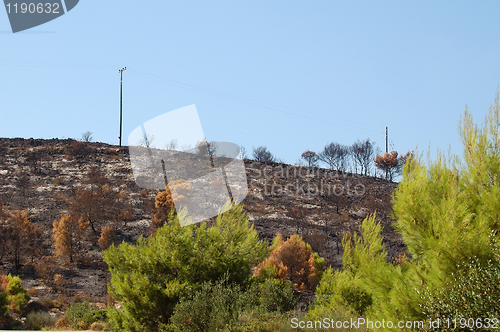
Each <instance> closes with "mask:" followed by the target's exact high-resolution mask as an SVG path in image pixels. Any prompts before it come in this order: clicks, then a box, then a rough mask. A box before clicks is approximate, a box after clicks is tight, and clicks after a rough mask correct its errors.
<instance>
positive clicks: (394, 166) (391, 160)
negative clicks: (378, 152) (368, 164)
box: [374, 151, 410, 181]
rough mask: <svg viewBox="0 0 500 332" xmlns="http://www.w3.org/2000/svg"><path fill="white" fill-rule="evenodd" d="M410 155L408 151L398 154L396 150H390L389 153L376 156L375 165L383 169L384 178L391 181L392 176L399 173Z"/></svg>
mask: <svg viewBox="0 0 500 332" xmlns="http://www.w3.org/2000/svg"><path fill="white" fill-rule="evenodd" d="M409 156H410V153H409V152H408V153H406V154H405V155H402V156H399V157H398V153H397V152H396V151H391V152H390V153H387V152H386V153H385V154H384V155H383V156H377V157H376V158H375V160H374V162H375V166H376V167H377V168H378V169H380V170H382V171H385V178H386V179H387V180H389V181H392V180H393V178H394V176H396V175H398V174H401V171H402V169H403V166H404V164H405V163H406V159H407V158H408V157H409Z"/></svg>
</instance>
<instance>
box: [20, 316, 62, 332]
mask: <svg viewBox="0 0 500 332" xmlns="http://www.w3.org/2000/svg"><path fill="white" fill-rule="evenodd" d="M56 321H57V318H56V317H52V316H50V315H49V314H48V313H47V312H31V313H29V314H28V316H27V317H26V327H27V328H28V329H32V330H41V329H42V328H44V327H52V326H54V324H55V323H56Z"/></svg>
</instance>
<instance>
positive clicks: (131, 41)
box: [0, 0, 500, 163]
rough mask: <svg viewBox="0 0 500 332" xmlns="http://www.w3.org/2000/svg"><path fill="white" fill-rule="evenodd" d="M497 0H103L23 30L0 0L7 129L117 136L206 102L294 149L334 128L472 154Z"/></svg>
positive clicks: (216, 130)
mask: <svg viewBox="0 0 500 332" xmlns="http://www.w3.org/2000/svg"><path fill="white" fill-rule="evenodd" d="M499 12H500V2H498V1H482V2H472V1H411V2H410V1H273V0H271V1H270V0H266V1H229V0H227V1H141V2H139V1H116V0H106V1H89V0H81V1H80V3H79V4H78V5H77V6H76V7H75V8H74V9H73V10H71V11H70V12H68V13H67V14H65V15H63V16H61V17H59V18H58V19H55V20H53V21H51V22H48V23H46V24H44V25H41V26H38V27H35V28H33V29H30V30H26V31H25V32H19V33H16V34H13V33H12V32H11V30H10V25H9V21H8V17H7V14H6V11H5V10H3V9H1V10H0V137H25V138H29V137H34V138H55V137H58V138H68V137H71V138H77V139H78V138H81V135H82V133H83V132H85V131H92V132H93V133H94V134H93V136H94V140H96V141H101V142H106V143H111V144H118V134H119V89H120V74H119V72H118V70H119V69H120V68H122V67H125V66H126V67H127V70H126V71H125V72H124V73H123V79H124V83H123V93H124V94H123V114H124V115H123V119H124V120H123V121H124V122H123V137H124V142H125V143H126V140H125V138H127V137H128V135H129V134H130V133H131V132H132V130H133V129H134V128H136V127H137V126H139V125H141V123H144V122H146V121H147V120H149V119H152V118H154V117H156V116H158V115H161V114H163V113H165V112H168V111H171V110H175V109H178V108H181V107H184V106H188V105H191V104H195V105H196V107H197V110H198V113H199V116H200V120H201V124H202V126H203V130H204V133H205V136H206V137H207V139H208V140H210V141H212V140H213V141H229V142H234V143H237V144H239V145H243V146H244V147H246V148H247V150H249V151H251V149H252V146H254V147H257V146H260V145H265V146H267V147H268V148H269V150H270V151H271V152H273V153H274V154H275V155H276V156H277V157H279V158H281V159H283V160H284V161H285V162H287V163H294V162H296V161H297V160H298V158H299V156H300V154H301V153H302V152H303V151H304V150H306V149H310V150H313V151H317V152H318V151H320V150H322V149H323V147H324V146H325V145H326V144H327V143H330V142H339V143H342V144H349V145H350V144H352V143H353V142H354V141H356V140H357V139H366V138H370V139H371V140H372V141H374V142H375V143H376V144H377V146H378V147H379V148H380V149H384V146H385V143H384V129H385V127H386V126H387V127H389V139H390V141H391V145H392V147H393V149H395V150H397V151H399V152H406V151H409V150H413V149H415V147H416V146H417V145H418V146H419V149H420V150H421V151H427V149H428V146H429V144H431V150H432V151H435V150H436V149H437V148H439V149H442V150H447V149H448V147H449V146H450V145H451V148H452V152H454V153H459V154H461V151H462V150H461V149H462V148H461V141H460V136H459V132H458V122H459V119H460V116H461V115H462V114H463V112H464V107H465V105H466V104H467V105H468V106H469V110H470V111H471V112H472V114H473V116H474V118H475V120H476V121H477V122H482V121H483V120H484V117H485V115H486V114H487V112H488V108H489V105H490V104H491V103H492V102H493V101H494V97H495V93H496V91H497V87H498V85H499V84H500V66H499V59H500V35H499V31H500V20H499Z"/></svg>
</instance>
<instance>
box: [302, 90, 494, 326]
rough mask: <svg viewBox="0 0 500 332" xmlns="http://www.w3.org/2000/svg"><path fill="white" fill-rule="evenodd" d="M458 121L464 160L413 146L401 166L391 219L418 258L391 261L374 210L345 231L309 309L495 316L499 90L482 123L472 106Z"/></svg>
mask: <svg viewBox="0 0 500 332" xmlns="http://www.w3.org/2000/svg"><path fill="white" fill-rule="evenodd" d="M460 129H461V130H460V132H461V136H462V141H463V144H464V157H463V160H460V159H459V158H458V157H456V156H448V158H445V156H444V155H443V154H442V153H438V158H437V160H436V161H430V162H429V163H428V164H427V165H425V164H424V163H423V162H422V161H421V157H420V156H419V155H418V154H416V155H413V156H411V157H410V158H408V160H407V162H406V165H405V167H404V169H403V179H402V181H401V182H400V183H399V185H398V188H397V189H396V191H395V193H394V197H393V211H394V218H395V219H396V222H395V224H394V226H395V228H396V230H397V231H398V232H399V233H400V234H401V235H402V238H403V241H404V242H405V243H406V245H407V249H408V252H409V253H410V255H411V259H406V258H403V259H402V260H401V261H400V262H399V263H389V262H387V260H386V254H385V251H384V248H383V246H382V238H381V236H380V233H381V227H380V225H379V224H378V223H377V222H376V220H375V216H370V217H368V218H367V219H365V220H364V221H363V224H362V226H361V228H360V236H358V235H356V234H354V235H353V236H352V237H345V238H344V239H343V246H344V249H345V251H344V256H343V264H344V266H343V271H335V272H334V271H332V270H328V271H327V272H325V273H324V275H323V277H322V279H321V281H320V284H319V285H318V288H317V292H316V295H317V298H318V301H317V303H316V306H315V308H314V309H313V310H312V311H311V313H310V315H312V316H314V315H319V314H320V313H324V312H325V311H328V310H344V311H345V310H347V311H350V312H351V313H353V314H358V315H363V316H365V317H367V318H369V319H370V320H379V321H381V320H382V319H385V320H386V321H387V320H392V321H393V322H397V321H398V320H419V319H422V320H425V319H427V318H431V317H444V316H443V315H453V316H454V317H458V318H459V317H466V318H467V317H472V318H476V317H486V315H489V314H491V313H492V312H495V313H496V315H497V316H498V310H497V307H498V306H497V305H493V304H494V303H498V302H499V301H500V288H499V287H498V266H499V262H500V261H499V260H498V255H496V254H495V245H494V243H496V241H497V238H498V236H499V235H498V233H497V232H498V230H499V228H500V219H499V216H500V176H499V175H500V107H499V97H498V93H497V96H496V98H495V103H494V105H492V107H491V108H490V112H489V115H488V116H487V118H486V121H485V124H484V125H483V126H482V127H478V126H476V125H474V123H473V121H472V117H471V115H470V113H469V112H468V110H467V109H466V110H465V114H464V117H463V119H462V120H461V124H460ZM492 234H493V235H492ZM490 236H492V239H490ZM482 278H490V280H492V281H488V282H482V281H481V280H482ZM495 278H496V279H495ZM495 285H496V286H495ZM477 294H482V295H481V296H478V295H477ZM485 294H488V295H487V296H486V295H485ZM472 314H473V316H470V315H472ZM448 318H450V319H452V318H453V317H448Z"/></svg>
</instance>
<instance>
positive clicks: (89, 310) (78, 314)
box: [65, 302, 106, 329]
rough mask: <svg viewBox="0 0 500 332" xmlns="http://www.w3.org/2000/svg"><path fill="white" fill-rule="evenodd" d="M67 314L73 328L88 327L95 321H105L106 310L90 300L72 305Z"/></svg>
mask: <svg viewBox="0 0 500 332" xmlns="http://www.w3.org/2000/svg"><path fill="white" fill-rule="evenodd" d="M65 316H66V319H67V320H68V322H69V324H71V326H72V327H73V328H77V329H87V328H89V327H90V325H91V324H92V323H94V322H102V321H105V320H106V311H104V310H101V309H99V308H96V307H93V306H91V305H90V304H89V303H88V302H79V303H75V304H73V305H71V306H70V307H69V308H68V310H67V311H66V314H65Z"/></svg>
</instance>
